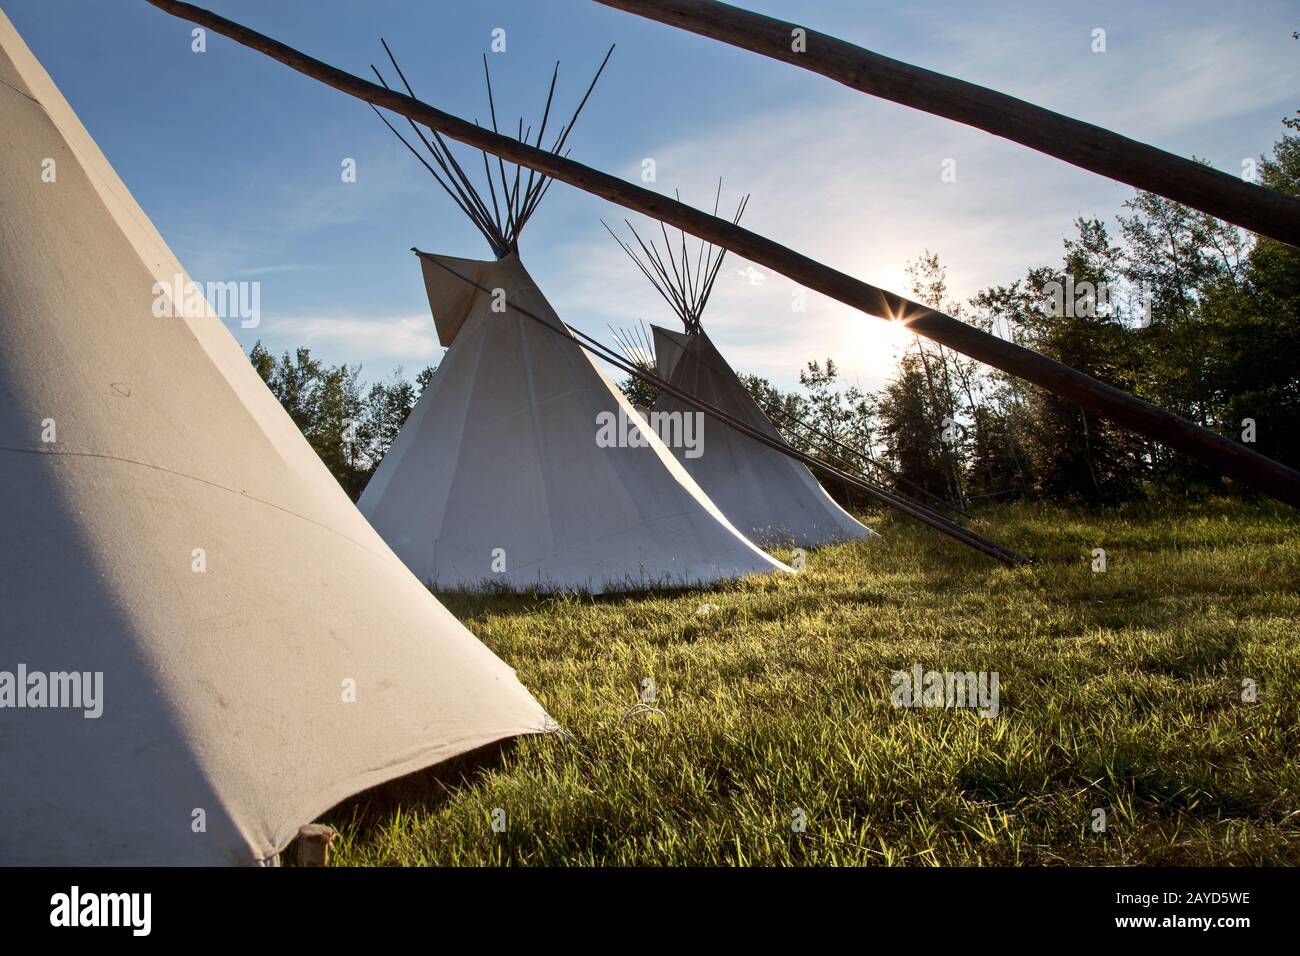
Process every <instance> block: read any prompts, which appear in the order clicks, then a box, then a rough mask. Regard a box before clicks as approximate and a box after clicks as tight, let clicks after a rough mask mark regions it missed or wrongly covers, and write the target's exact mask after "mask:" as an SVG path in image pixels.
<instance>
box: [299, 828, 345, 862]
mask: <svg viewBox="0 0 1300 956" xmlns="http://www.w3.org/2000/svg"><path fill="white" fill-rule="evenodd" d="M337 835H338V834H337V832H336V831H335V830H334V828H333V827H331V826H326V825H325V824H323V823H308V824H307V825H306V826H301V827H299V828H298V865H299V866H329V865H330V844H331V843H333V842H334V837H336V836H337Z"/></svg>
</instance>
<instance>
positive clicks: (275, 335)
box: [258, 315, 442, 365]
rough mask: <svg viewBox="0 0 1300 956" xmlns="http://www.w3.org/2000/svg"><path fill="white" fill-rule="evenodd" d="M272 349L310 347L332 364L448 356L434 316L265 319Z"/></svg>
mask: <svg viewBox="0 0 1300 956" xmlns="http://www.w3.org/2000/svg"><path fill="white" fill-rule="evenodd" d="M258 334H259V335H260V336H261V338H262V340H263V342H265V343H266V346H267V348H269V349H271V350H272V351H277V350H278V349H281V348H296V347H297V346H299V345H303V346H306V347H307V348H310V349H311V350H312V351H313V352H315V353H318V356H319V357H320V358H322V359H324V360H325V361H327V362H348V363H354V362H358V361H360V362H361V363H362V364H363V365H367V364H372V363H375V362H394V361H396V362H403V363H410V364H413V363H415V362H422V363H426V364H433V363H434V362H436V360H438V359H439V358H440V357H441V356H442V346H441V345H439V344H438V335H437V331H436V330H435V328H434V324H433V320H432V319H431V318H429V316H428V315H415V316H389V317H369V316H367V317H360V316H355V317H342V318H326V317H301V318H281V319H273V320H268V321H264V322H263V323H262V327H261V328H260V329H259V330H258Z"/></svg>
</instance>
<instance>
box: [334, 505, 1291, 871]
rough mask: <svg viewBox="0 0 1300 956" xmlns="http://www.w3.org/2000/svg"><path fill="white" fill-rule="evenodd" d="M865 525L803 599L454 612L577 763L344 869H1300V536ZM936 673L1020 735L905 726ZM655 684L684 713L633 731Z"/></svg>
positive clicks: (549, 748) (534, 775)
mask: <svg viewBox="0 0 1300 956" xmlns="http://www.w3.org/2000/svg"><path fill="white" fill-rule="evenodd" d="M868 520H869V521H870V522H871V523H872V524H873V526H875V527H876V528H877V529H878V530H880V531H881V532H882V534H883V537H881V538H878V539H876V540H874V541H871V542H864V543H860V544H854V545H845V546H841V547H836V548H829V549H823V550H820V551H815V552H811V553H810V554H809V556H808V565H807V569H806V570H805V571H804V572H803V573H802V574H800V575H798V576H797V577H791V576H787V577H785V578H781V579H778V578H771V577H767V578H756V579H752V580H747V581H744V582H742V583H738V584H734V585H731V586H726V587H719V588H713V589H710V590H707V591H692V592H687V593H680V592H679V593H670V592H665V593H661V594H649V595H645V594H643V595H637V596H615V597H605V598H595V599H593V598H590V597H553V596H552V597H548V596H536V595H534V596H510V595H497V596H492V597H474V598H470V597H466V596H464V595H450V596H443V598H444V601H445V602H446V603H447V604H448V606H449V607H450V608H451V609H452V610H453V611H454V612H455V613H456V614H457V615H458V616H459V617H460V618H461V619H462V620H463V621H464V622H465V623H466V624H467V625H468V626H469V628H470V629H471V630H472V631H473V632H474V633H476V634H477V635H479V637H481V638H482V639H483V640H484V641H485V642H486V643H487V644H488V645H489V646H490V647H491V648H492V649H493V650H494V651H495V652H496V653H497V654H498V655H500V656H501V657H502V658H503V659H505V660H506V661H507V662H509V663H510V664H511V665H512V666H513V667H515V668H516V670H517V671H518V673H519V677H520V679H521V680H522V681H523V682H524V684H526V685H527V686H528V687H529V688H531V689H532V690H533V692H534V693H535V694H536V695H537V697H538V698H539V699H540V700H541V701H542V703H543V704H544V705H545V706H546V707H547V709H548V710H549V711H550V713H551V714H552V715H553V716H554V717H555V719H556V720H558V721H559V722H560V723H561V724H562V725H563V726H564V727H565V728H566V729H567V730H568V731H569V732H570V733H571V734H572V736H573V738H574V740H573V742H570V741H566V740H565V739H564V738H562V737H560V736H558V735H550V736H548V737H535V738H529V739H525V740H523V741H521V742H520V743H519V744H518V745H517V746H516V747H514V748H513V749H511V750H510V751H508V752H507V754H506V755H505V758H504V762H503V763H501V764H498V765H497V766H496V768H495V769H491V770H487V771H482V772H479V773H477V774H475V775H474V776H473V777H472V778H470V779H468V780H466V781H464V782H463V783H462V784H461V785H459V786H456V787H454V788H452V789H451V790H449V791H448V790H444V791H443V792H442V795H441V796H439V797H426V798H423V799H420V798H417V799H414V800H409V801H405V802H402V803H400V804H397V805H394V804H392V803H388V804H385V805H376V804H367V803H365V802H362V803H359V804H358V803H354V804H352V805H349V806H346V807H344V808H338V809H336V810H335V811H334V812H333V814H332V815H330V816H326V817H325V818H324V819H325V820H326V821H327V822H330V823H333V824H334V825H335V826H337V827H339V828H340V829H341V831H342V832H341V836H340V839H339V841H338V842H337V843H336V849H337V851H338V853H337V856H336V858H335V859H336V862H337V863H338V864H339V865H364V864H401V865H424V864H523V865H533V864H578V865H590V864H602V865H619V864H634V865H661V864H697V865H698V864H711V865H717V864H722V865H731V864H759V865H764V864H777V865H783V864H851V865H861V864H892V865H900V864H901V865H954V864H955V865H965V864H1220V865H1234V864H1240V865H1244V864H1283V863H1286V864H1296V863H1300V727H1298V724H1300V642H1298V641H1297V622H1298V621H1300V521H1298V520H1297V518H1296V516H1295V513H1294V512H1291V511H1289V510H1288V509H1285V508H1282V507H1280V506H1279V507H1273V506H1270V505H1264V504H1241V503H1234V502H1224V501H1215V502H1210V503H1204V504H1194V505H1185V506H1183V505H1179V506H1176V507H1174V508H1170V507H1168V506H1164V507H1162V508H1160V509H1157V508H1154V507H1150V506H1144V507H1137V508H1132V509H1125V510H1118V511H1109V512H1100V513H1081V512H1071V511H1062V510H1057V509H1052V508H1046V507H1031V506H1021V507H1016V506H1006V507H1003V508H1000V509H997V510H993V511H989V512H986V513H985V514H984V515H983V516H982V517H981V518H980V520H979V521H978V522H977V526H978V527H979V529H980V530H982V531H984V532H985V533H987V534H990V535H991V536H993V537H995V538H996V539H998V540H1000V541H1002V542H1004V543H1006V544H1009V545H1011V546H1012V547H1014V548H1017V549H1018V550H1021V551H1022V552H1024V553H1029V554H1032V555H1035V556H1036V557H1038V558H1039V559H1040V561H1039V563H1038V564H1037V565H1035V566H1033V567H1023V568H1015V569H1011V568H1004V567H1001V566H999V565H996V564H994V563H993V562H992V561H990V560H988V559H986V558H984V557H983V556H981V555H979V554H976V553H974V552H970V551H967V550H966V549H964V548H960V547H959V546H957V545H955V544H952V543H949V542H947V541H946V540H945V539H942V538H939V537H937V536H936V535H934V534H933V533H931V532H929V531H928V530H926V529H924V528H920V527H919V526H916V525H915V524H914V523H911V522H909V521H906V520H905V519H900V520H897V521H891V520H886V519H882V518H880V517H879V516H868ZM1093 548H1104V549H1105V550H1106V552H1107V564H1108V568H1107V570H1106V572H1105V573H1095V572H1093V570H1092V568H1091V563H1092V555H1091V552H1092V549H1093ZM783 556H784V557H787V558H788V557H789V555H788V553H787V554H785V555H783ZM706 604H707V605H713V606H714V607H715V608H716V609H714V610H710V609H708V608H704V609H703V610H702V606H704V605H706ZM915 664H921V665H923V666H924V668H925V669H927V670H931V669H933V670H950V671H987V672H997V673H998V675H999V685H1000V705H1001V712H1000V714H999V715H998V716H996V717H990V718H985V717H981V716H979V714H978V713H977V712H976V711H974V710H970V709H909V708H898V707H895V706H893V705H892V704H891V699H890V692H891V684H890V675H891V673H892V672H894V671H898V670H910V669H911V668H912V667H913V665H915ZM646 678H649V679H651V680H653V681H654V683H655V685H656V689H657V694H656V700H655V703H654V707H655V708H657V709H658V710H659V711H661V712H662V713H661V714H659V713H654V712H642V713H633V714H632V715H630V716H627V715H628V712H629V710H631V709H632V708H633V707H634V705H636V704H637V703H638V701H639V699H640V695H641V692H642V688H643V686H644V685H643V681H644V680H645V679H646ZM1245 680H1250V681H1253V682H1254V683H1255V687H1256V695H1257V699H1256V701H1255V702H1253V703H1252V702H1246V701H1243V699H1242V697H1243V681H1245ZM423 792H425V793H428V792H430V788H428V787H426V788H425V789H424V791H423ZM494 808H502V809H503V810H505V812H506V828H505V832H500V833H499V832H494V831H493V829H492V827H491V814H492V811H493V809H494ZM1098 809H1100V810H1104V811H1105V813H1106V829H1105V831H1104V832H1100V833H1099V832H1094V830H1093V823H1094V821H1095V820H1096V819H1098V818H1097V816H1096V814H1095V811H1096V810H1098ZM796 810H798V811H802V812H803V815H804V819H805V820H806V826H805V829H803V831H802V832H796V831H795V829H794V826H793V823H794V821H795V819H796V816H795V811H796Z"/></svg>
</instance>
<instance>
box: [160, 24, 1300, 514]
mask: <svg viewBox="0 0 1300 956" xmlns="http://www.w3.org/2000/svg"><path fill="white" fill-rule="evenodd" d="M149 2H150V3H152V4H153V5H154V6H156V7H158V8H159V9H162V10H165V11H166V12H168V13H171V14H173V15H175V16H178V17H181V18H183V19H186V20H190V21H192V22H194V23H197V24H199V25H200V26H203V27H206V28H208V29H211V30H214V31H216V32H217V33H220V34H222V35H224V36H227V37H230V38H231V39H233V40H235V41H236V42H238V43H241V44H243V45H244V46H247V47H250V48H252V49H254V50H257V51H259V52H261V53H264V54H266V55H267V56H269V57H271V58H272V59H275V60H278V61H280V62H281V63H283V64H285V65H286V66H289V67H292V68H293V69H295V70H297V71H298V72H299V73H303V74H305V75H306V76H310V77H311V78H313V79H315V80H319V81H320V82H322V83H325V84H326V85H327V86H332V87H334V88H335V89H337V90H340V91H341V92H344V93H347V94H348V95H350V96H355V97H356V98H357V99H360V100H364V101H365V102H367V103H373V104H374V105H376V106H382V107H384V108H385V109H388V110H392V111H393V112H394V113H398V114H400V115H402V116H406V117H408V118H410V119H412V120H414V121H416V122H418V123H422V124H424V125H426V126H428V127H430V128H431V129H435V130H437V131H438V132H440V133H442V134H443V135H445V136H450V137H451V138H453V139H456V140H459V141H460V142H462V143H466V144H468V145H470V146H473V147H476V148H478V149H481V150H484V151H486V152H489V153H493V154H495V155H497V156H500V157H502V158H504V159H506V160H509V161H510V162H512V163H516V164H518V165H520V166H524V167H527V168H529V169H533V170H536V171H537V172H540V173H544V174H546V175H547V176H550V177H552V178H554V179H558V180H560V181H561V182H565V183H568V184H569V185H571V186H576V187H578V188H579V189H582V190H583V191H585V192H589V193H591V194H593V195H596V196H600V197H601V198H602V199H607V200H609V201H610V202H613V203H617V204H618V205H620V206H623V207H625V208H627V209H632V210H635V211H637V212H640V213H643V214H644V215H646V216H649V217H651V218H653V219H658V220H661V221H663V222H666V223H669V224H671V225H673V226H676V227H677V228H679V229H682V230H684V231H685V232H688V233H690V234H691V235H693V236H696V237H698V238H700V239H703V240H705V241H706V242H711V243H713V244H714V245H718V246H722V247H724V248H726V249H729V250H730V251H731V252H734V253H735V254H736V255H738V256H743V257H744V258H746V259H748V260H750V261H751V262H754V263H757V264H758V265H762V266H766V267H768V268H769V269H772V270H774V271H776V272H778V273H780V274H781V275H784V276H786V277H787V278H789V279H792V280H794V281H795V282H797V283H799V284H800V285H803V286H806V287H807V288H809V289H812V290H814V291H817V292H820V293H822V294H823V295H827V296H829V297H831V298H832V299H835V300H836V301H838V302H843V303H844V304H846V305H849V306H852V307H853V308H855V309H858V310H859V311H861V312H865V313H867V314H868V315H873V316H879V317H881V318H886V319H896V320H899V321H902V322H904V323H905V324H906V325H907V326H908V327H909V328H910V329H911V330H912V331H914V332H916V333H917V334H919V335H924V336H925V337H927V338H929V339H933V340H934V341H936V342H939V343H940V344H942V345H946V346H947V347H949V348H951V349H954V350H956V351H958V352H961V353H962V354H963V355H968V356H970V357H971V358H974V359H978V360H979V361H981V362H984V363H986V364H988V365H992V366H993V367H994V368H998V369H1001V370H1002V371H1004V372H1007V373H1008V374H1011V375H1016V376H1019V377H1020V378H1023V379H1025V380H1026V381H1029V382H1032V383H1034V384H1035V385H1038V386H1040V387H1042V388H1045V389H1047V390H1048V391H1049V392H1052V393H1054V394H1056V395H1059V396H1061V397H1062V398H1066V399H1069V400H1071V401H1073V402H1076V403H1077V404H1079V405H1080V406H1082V407H1083V408H1086V409H1088V410H1089V411H1092V412H1095V413H1096V414H1098V415H1100V416H1102V417H1103V418H1107V419H1110V420H1111V421H1113V422H1115V423H1116V424H1119V425H1122V426H1124V427H1125V428H1128V429H1131V430H1132V431H1135V432H1138V433H1139V434H1142V435H1145V436H1147V437H1148V438H1151V439H1154V440H1155V441H1158V442H1161V443H1163V444H1165V445H1167V446H1169V447H1170V448H1174V449H1177V450H1178V451H1181V452H1183V453H1184V454H1186V455H1188V456H1190V457H1191V458H1194V459H1196V460H1197V461H1199V462H1200V463H1201V464H1203V465H1205V466H1206V467H1207V468H1210V469H1211V470H1213V471H1215V472H1218V473H1220V474H1223V475H1227V476H1230V477H1232V478H1235V479H1237V480H1238V481H1241V482H1244V483H1245V484H1248V485H1251V486H1253V487H1255V488H1257V489H1259V490H1260V491H1263V492H1265V493H1266V494H1268V495H1271V496H1272V497H1274V498H1277V499H1278V500H1279V501H1284V502H1286V503H1287V504H1289V505H1291V506H1293V507H1300V472H1296V471H1295V470H1294V469H1291V468H1288V467H1287V466H1286V465H1283V464H1280V463H1279V462H1276V461H1273V460H1272V459H1270V458H1266V457H1265V456H1263V455H1261V454H1259V453H1258V452H1256V451H1252V450H1251V449H1249V448H1247V447H1245V446H1244V445H1240V444H1238V443H1237V442H1234V441H1231V440H1229V439H1227V438H1224V437H1223V436H1222V435H1219V434H1216V433H1215V432H1213V431H1211V430H1209V429H1208V428H1202V427H1201V426H1200V425H1197V424H1195V423H1194V422H1191V421H1188V420H1187V419H1185V418H1181V417H1180V416H1178V415H1174V414H1172V413H1171V412H1167V411H1165V410H1164V409H1162V408H1158V407H1157V406H1155V405H1152V404H1151V403H1150V402H1146V401H1143V400H1142V399H1140V398H1137V397H1135V396H1133V395H1129V394H1128V393H1127V392H1124V391H1121V390H1120V389H1117V388H1114V387H1113V386H1110V385H1107V384H1105V383H1104V382H1100V381H1098V380H1097V379H1095V378H1092V377H1091V376H1089V375H1085V374H1084V373H1082V372H1079V371H1076V370H1075V369H1072V368H1070V367H1069V366H1066V365H1062V364H1061V363H1060V362H1055V361H1053V360H1052V359H1049V358H1046V357H1045V356H1042V355H1039V354H1038V353H1037V352H1034V351H1031V350H1030V349H1026V348H1023V347H1021V346H1019V345H1016V344H1014V343H1012V342H1008V341H1006V340H1004V339H1000V338H997V337H996V336H994V335H991V334H989V333H988V332H984V331H982V330H980V329H977V328H975V327H974V326H971V325H967V324H966V323H965V322H960V321H958V320H957V319H954V318H952V317H951V316H949V315H944V314H943V313H942V312H938V311H936V310H934V309H931V308H928V307H926V306H923V305H920V304H919V303H916V302H912V301H911V300H909V299H905V298H903V297H902V296H900V295H897V294H895V293H893V292H888V291H886V290H884V289H880V288H878V287H876V286H873V285H870V284H869V283H866V282H863V281H861V280H860V279H855V278H853V277H852V276H849V275H846V274H844V273H843V272H839V271H838V270H836V269H832V268H830V267H829V266H826V265H823V264H822V263H820V262H817V261H816V260H814V259H810V258H808V257H807V256H805V255H802V254H800V253H798V252H795V251H794V250H793V249H789V248H787V247H785V246H783V245H781V244H780V243H777V242H773V241H772V240H771V239H768V238H765V237H764V236H760V235H758V234H757V233H753V232H750V231H749V230H748V229H744V228H742V227H740V226H738V225H736V224H734V223H731V222H728V221H727V220H725V219H719V218H718V217H716V216H710V215H708V214H707V213H703V212H700V211H699V210H698V209H694V208H692V207H690V206H687V205H685V204H684V203H681V202H678V201H676V200H674V199H670V198H669V197H667V196H662V195H660V194H659V193H656V192H653V191H651V190H649V189H644V188H642V187H640V186H636V185H633V184H632V183H628V182H624V181H623V180H621V179H619V178H618V177H616V176H611V175H609V174H608V173H603V172H601V171H600V170H597V169H592V168H591V167H589V166H584V165H582V164H581V163H577V162H574V161H573V160H571V159H566V158H564V157H563V156H557V155H555V154H554V153H550V152H547V151H546V150H542V149H537V148H535V147H533V146H529V145H528V144H526V143H522V142H520V141H519V140H517V139H512V138H510V137H508V136H502V135H500V134H498V133H494V132H492V131H491V130H487V129H483V128H482V127H480V126H478V125H477V124H475V123H471V122H469V121H467V120H464V119H461V118H460V117H458V116H454V115H452V114H450V113H444V112H443V111H441V110H439V109H437V108H435V107H433V106H430V105H429V104H427V103H422V102H421V101H419V100H417V99H414V98H413V97H410V96H406V95H404V94H402V93H398V92H396V91H394V90H388V89H385V88H384V87H382V86H379V85H377V84H375V83H370V82H368V81H366V80H363V79H361V78H360V77H358V76H353V75H352V74H350V73H346V72H344V71H343V70H340V69H337V68H335V67H332V66H330V65H329V64H327V63H323V62H321V61H320V60H316V59H313V58H312V57H310V56H307V55H306V54H304V53H301V52H299V51H297V50H295V49H293V48H292V47H289V46H286V45H284V44H283V43H280V42H278V41H276V40H273V39H271V38H270V37H267V36H264V35H262V34H260V33H257V32H256V31H254V30H250V29H248V28H247V27H244V26H241V25H240V24H238V23H235V22H233V21H231V20H227V19H226V18H224V17H220V16H217V15H216V14H214V13H211V12H209V11H207V10H203V9H201V8H199V7H196V6H194V5H193V4H189V3H183V2H180V0H149Z"/></svg>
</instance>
